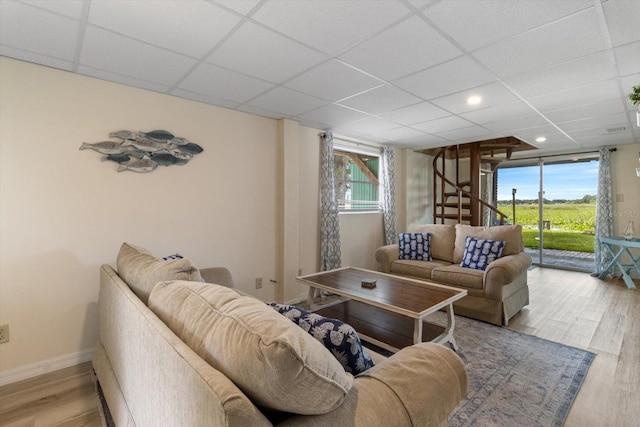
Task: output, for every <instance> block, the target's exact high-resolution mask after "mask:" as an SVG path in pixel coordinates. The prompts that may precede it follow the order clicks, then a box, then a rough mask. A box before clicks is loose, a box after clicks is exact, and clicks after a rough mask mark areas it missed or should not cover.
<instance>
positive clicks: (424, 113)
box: [380, 102, 450, 126]
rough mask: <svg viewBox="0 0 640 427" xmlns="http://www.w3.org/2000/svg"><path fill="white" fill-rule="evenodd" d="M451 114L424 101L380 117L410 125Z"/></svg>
mask: <svg viewBox="0 0 640 427" xmlns="http://www.w3.org/2000/svg"><path fill="white" fill-rule="evenodd" d="M449 115H450V113H449V112H447V111H444V110H443V109H442V108H440V107H436V106H435V105H433V104H431V103H429V102H422V103H420V104H415V105H411V106H409V107H405V108H400V109H399V110H395V111H391V112H389V113H385V114H381V115H380V117H382V118H384V119H387V120H391V121H394V122H396V123H399V124H401V125H405V126H409V125H412V124H414V123H422V122H426V121H427V120H433V119H438V118H440V117H445V116H449Z"/></svg>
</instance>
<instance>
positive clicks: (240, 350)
mask: <svg viewBox="0 0 640 427" xmlns="http://www.w3.org/2000/svg"><path fill="white" fill-rule="evenodd" d="M149 308H150V309H151V310H152V311H153V312H155V313H156V315H157V316H158V317H159V318H160V319H161V320H162V321H163V322H165V323H166V324H167V326H169V328H170V329H171V330H173V332H174V333H175V334H176V335H178V336H179V337H180V338H181V339H182V340H183V341H184V342H185V343H186V344H187V345H188V346H189V347H191V348H192V349H193V350H194V351H195V352H196V353H197V354H198V355H199V356H200V357H202V358H203V359H204V360H205V361H206V362H207V363H209V364H210V365H211V366H213V367H214V368H216V369H217V370H219V371H221V372H222V373H224V374H225V375H226V376H227V377H229V378H230V379H231V380H232V381H233V382H234V383H235V384H236V385H237V386H238V387H239V388H240V389H241V390H242V391H243V392H244V393H245V394H246V395H247V396H249V398H250V399H251V400H252V401H253V402H254V403H256V404H258V405H261V406H264V407H266V408H269V409H273V410H278V411H285V412H292V413H298V414H323V413H327V412H329V411H331V410H333V409H335V408H337V407H338V406H340V404H341V403H342V401H343V399H344V398H345V396H346V395H347V393H348V392H349V390H350V388H351V386H352V384H353V376H352V375H351V374H348V373H346V372H345V370H344V369H343V368H342V366H341V365H340V363H339V362H338V361H337V360H336V359H335V358H334V357H333V356H332V355H331V354H330V353H329V351H327V349H326V348H324V346H323V345H322V344H321V343H320V342H319V341H317V340H316V339H314V338H313V337H311V336H310V335H309V334H308V333H306V332H305V331H303V330H302V329H301V328H299V327H297V326H296V325H294V324H293V323H292V322H291V321H290V320H288V319H286V318H285V317H284V316H282V315H280V314H278V313H277V312H276V311H275V310H273V309H272V308H270V307H269V306H267V305H266V304H265V303H264V302H262V301H260V300H258V299H256V298H253V297H248V296H241V295H239V294H238V293H237V292H235V291H234V290H233V289H229V288H227V287H224V286H220V285H214V284H209V283H197V282H186V281H173V282H160V283H158V284H157V285H156V286H155V288H154V289H153V291H152V292H151V296H150V297H149Z"/></svg>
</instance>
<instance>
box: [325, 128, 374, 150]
mask: <svg viewBox="0 0 640 427" xmlns="http://www.w3.org/2000/svg"><path fill="white" fill-rule="evenodd" d="M326 134H327V132H319V133H318V136H325V135H326ZM333 139H337V140H340V141H344V142H350V143H352V144H356V145H357V146H358V147H360V146H363V147H369V148H373V149H375V150H379V149H380V147H381V145H375V144H373V143H368V142H364V141H362V140H359V139H355V138H349V137H348V136H342V135H336V134H333Z"/></svg>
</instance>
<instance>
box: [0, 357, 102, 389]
mask: <svg viewBox="0 0 640 427" xmlns="http://www.w3.org/2000/svg"><path fill="white" fill-rule="evenodd" d="M92 355H93V349H89V350H84V351H79V352H77V353H71V354H66V355H64V356H59V357H54V358H52V359H48V360H43V361H41V362H37V363H32V364H30V365H24V366H20V367H19V368H15V369H12V370H10V371H7V372H4V373H2V374H0V386H3V385H6V384H11V383H14V382H17V381H22V380H26V379H27V378H31V377H36V376H38V375H42V374H48V373H49V372H53V371H57V370H59V369H64V368H68V367H69V366H74V365H79V364H80V363H84V362H88V361H89V360H91V356H92Z"/></svg>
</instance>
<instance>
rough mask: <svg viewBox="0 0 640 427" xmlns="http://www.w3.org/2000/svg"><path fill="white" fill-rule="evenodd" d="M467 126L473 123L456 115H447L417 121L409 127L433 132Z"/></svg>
mask: <svg viewBox="0 0 640 427" xmlns="http://www.w3.org/2000/svg"><path fill="white" fill-rule="evenodd" d="M469 126H473V123H471V122H469V121H467V120H464V119H462V118H460V117H457V116H448V117H443V118H440V119H435V120H429V121H428V122H424V123H417V124H414V125H412V126H411V127H412V128H415V129H418V130H421V131H423V132H427V133H434V134H435V133H440V132H445V131H448V130H451V129H458V128H466V127H469Z"/></svg>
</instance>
